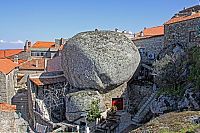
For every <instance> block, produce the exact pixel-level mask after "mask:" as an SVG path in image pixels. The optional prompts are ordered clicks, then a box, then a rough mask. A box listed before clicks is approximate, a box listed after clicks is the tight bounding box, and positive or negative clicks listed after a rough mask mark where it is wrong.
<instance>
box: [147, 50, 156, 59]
mask: <svg viewBox="0 0 200 133" xmlns="http://www.w3.org/2000/svg"><path fill="white" fill-rule="evenodd" d="M147 58H148V59H149V60H154V59H155V53H153V52H148V53H147Z"/></svg>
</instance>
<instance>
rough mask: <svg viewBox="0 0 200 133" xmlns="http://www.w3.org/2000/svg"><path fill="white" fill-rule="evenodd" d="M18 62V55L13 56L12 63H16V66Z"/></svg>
mask: <svg viewBox="0 0 200 133" xmlns="http://www.w3.org/2000/svg"><path fill="white" fill-rule="evenodd" d="M18 60H19V57H18V55H15V56H14V63H17V64H18V63H19V62H18Z"/></svg>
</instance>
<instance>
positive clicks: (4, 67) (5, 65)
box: [0, 59, 18, 74]
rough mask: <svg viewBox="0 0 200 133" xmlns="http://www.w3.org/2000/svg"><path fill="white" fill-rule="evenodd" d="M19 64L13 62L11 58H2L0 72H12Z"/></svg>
mask: <svg viewBox="0 0 200 133" xmlns="http://www.w3.org/2000/svg"><path fill="white" fill-rule="evenodd" d="M17 66H18V64H16V63H14V62H12V61H11V60H10V59H0V72H2V73H4V74H8V73H10V72H11V71H12V70H13V69H15V68H16V67H17Z"/></svg>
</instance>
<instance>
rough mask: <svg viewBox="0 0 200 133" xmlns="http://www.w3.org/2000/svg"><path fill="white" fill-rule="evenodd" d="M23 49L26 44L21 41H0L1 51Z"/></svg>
mask: <svg viewBox="0 0 200 133" xmlns="http://www.w3.org/2000/svg"><path fill="white" fill-rule="evenodd" d="M23 47H24V42H23V41H21V40H17V41H5V40H0V49H22V48H23Z"/></svg>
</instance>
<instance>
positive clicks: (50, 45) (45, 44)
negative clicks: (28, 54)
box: [32, 41, 55, 48]
mask: <svg viewBox="0 0 200 133" xmlns="http://www.w3.org/2000/svg"><path fill="white" fill-rule="evenodd" d="M54 47H55V42H44V41H37V42H36V43H35V44H33V46H32V48H54Z"/></svg>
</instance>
